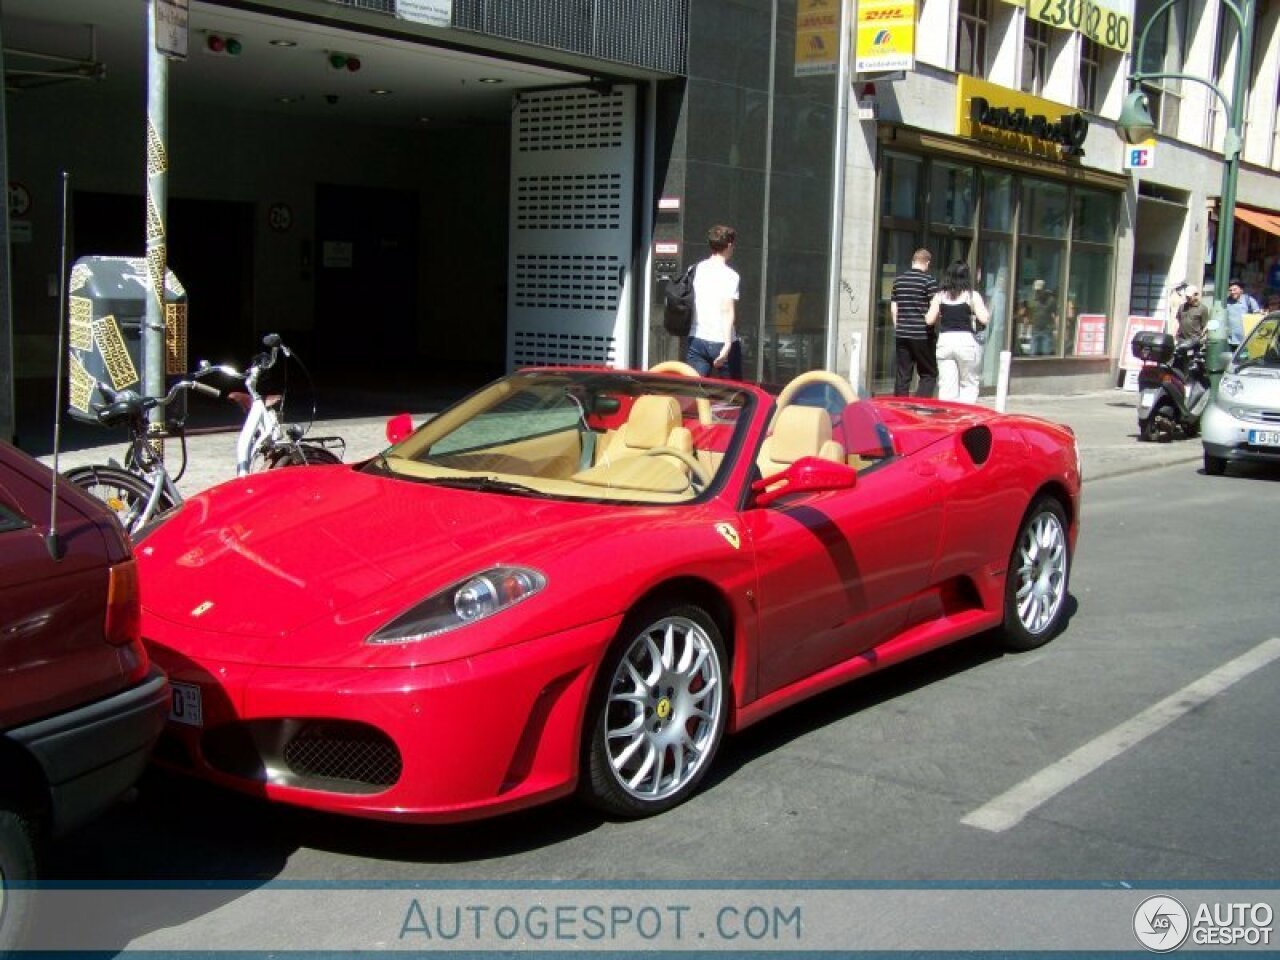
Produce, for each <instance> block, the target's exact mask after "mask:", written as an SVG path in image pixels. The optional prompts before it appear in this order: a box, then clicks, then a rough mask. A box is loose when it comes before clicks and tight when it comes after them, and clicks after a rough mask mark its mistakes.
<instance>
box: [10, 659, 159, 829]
mask: <svg viewBox="0 0 1280 960" xmlns="http://www.w3.org/2000/svg"><path fill="white" fill-rule="evenodd" d="M168 710H169V681H168V678H166V676H165V675H164V673H163V671H161V670H160V668H159V667H157V666H154V665H153V666H152V667H151V670H150V671H149V673H148V674H147V678H146V679H145V680H143V681H142V682H141V683H139V684H137V685H136V686H133V687H130V688H129V689H128V690H125V691H123V692H121V693H118V694H116V695H115V696H112V697H108V698H106V699H105V700H98V701H95V702H94V703H91V704H88V705H86V706H83V707H78V708H76V709H74V710H68V711H66V712H65V713H60V714H58V715H56V716H53V717H47V718H45V719H44V720H41V721H39V722H38V723H33V724H29V725H27V726H25V727H17V728H15V729H13V730H10V731H9V732H8V733H7V736H8V737H9V738H10V739H12V740H15V741H17V742H18V743H20V744H22V745H23V747H25V748H26V750H28V751H29V752H30V753H31V755H32V756H34V757H35V758H36V760H37V761H38V762H39V764H40V767H41V769H42V770H43V771H44V775H45V779H46V780H47V782H48V784H49V792H50V798H51V801H52V808H51V814H52V819H51V823H50V828H51V830H52V831H53V833H54V834H55V835H57V834H60V833H65V832H66V831H68V830H70V829H72V828H73V827H76V826H78V825H79V824H81V823H83V822H85V821H86V820H89V819H90V818H92V817H93V816H95V815H96V814H98V813H100V812H101V811H102V810H104V809H105V808H106V807H108V806H110V805H111V803H112V802H113V801H115V800H116V798H118V797H119V796H120V795H121V794H122V793H124V792H125V791H126V790H128V789H129V788H130V787H131V786H133V784H134V783H135V782H136V781H137V779H138V777H139V776H141V775H142V771H143V770H144V769H145V767H146V764H147V759H148V757H149V755H150V752H151V748H152V747H153V746H154V745H155V742H156V740H157V738H158V737H159V736H160V732H161V731H162V730H163V729H164V723H165V717H166V716H167V714H168Z"/></svg>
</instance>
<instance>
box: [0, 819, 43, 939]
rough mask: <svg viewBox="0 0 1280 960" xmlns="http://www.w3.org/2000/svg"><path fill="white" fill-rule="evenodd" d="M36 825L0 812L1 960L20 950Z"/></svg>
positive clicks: (27, 914) (28, 909) (32, 877)
mask: <svg viewBox="0 0 1280 960" xmlns="http://www.w3.org/2000/svg"><path fill="white" fill-rule="evenodd" d="M35 836H36V832H35V825H34V824H32V823H31V821H29V820H27V819H26V818H25V817H22V816H20V815H19V814H18V813H16V812H14V811H12V810H5V809H0V957H2V956H7V955H8V952H9V951H10V950H20V949H22V947H23V942H22V940H23V936H24V933H25V930H26V927H27V925H28V924H29V923H30V920H31V889H30V885H31V883H32V882H33V881H34V880H35V878H36V852H35Z"/></svg>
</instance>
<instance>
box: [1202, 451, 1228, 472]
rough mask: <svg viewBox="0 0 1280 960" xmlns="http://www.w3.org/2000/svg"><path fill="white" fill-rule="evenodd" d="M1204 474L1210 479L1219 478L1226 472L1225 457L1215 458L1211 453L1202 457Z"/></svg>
mask: <svg viewBox="0 0 1280 960" xmlns="http://www.w3.org/2000/svg"><path fill="white" fill-rule="evenodd" d="M1204 472H1205V473H1207V474H1208V475H1209V476H1211V477H1220V476H1222V475H1223V474H1224V473H1226V472H1227V460H1226V458H1225V457H1215V456H1214V455H1213V454H1211V453H1206V454H1205V455H1204Z"/></svg>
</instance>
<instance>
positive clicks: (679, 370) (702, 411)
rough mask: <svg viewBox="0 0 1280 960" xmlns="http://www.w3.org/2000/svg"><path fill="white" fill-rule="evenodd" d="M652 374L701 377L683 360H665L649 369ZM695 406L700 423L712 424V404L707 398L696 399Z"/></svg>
mask: <svg viewBox="0 0 1280 960" xmlns="http://www.w3.org/2000/svg"><path fill="white" fill-rule="evenodd" d="M649 372H650V374H680V375H681V376H701V374H699V372H698V371H696V370H694V369H692V367H691V366H690V365H689V364H686V362H684V361H682V360H664V361H662V362H660V364H654V365H653V366H652V367H649ZM694 406H695V407H698V422H699V424H703V425H704V426H705V425H707V424H710V422H712V402H710V401H709V399H707V398H705V397H699V398H698V399H695V401H694Z"/></svg>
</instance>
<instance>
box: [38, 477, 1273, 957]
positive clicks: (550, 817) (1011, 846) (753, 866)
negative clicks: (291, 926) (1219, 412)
mask: <svg viewBox="0 0 1280 960" xmlns="http://www.w3.org/2000/svg"><path fill="white" fill-rule="evenodd" d="M1277 515H1280V471H1267V470H1254V469H1250V468H1243V469H1240V470H1238V471H1233V473H1232V474H1231V475H1229V476H1227V477H1223V478H1210V477H1206V476H1204V475H1203V474H1202V473H1201V472H1200V470H1199V467H1198V465H1196V464H1180V465H1175V466H1169V467H1165V468H1161V469H1156V470H1151V471H1148V472H1143V473H1136V474H1128V475H1122V476H1115V477H1111V478H1106V479H1101V480H1094V481H1091V482H1089V483H1087V484H1086V487H1085V498H1084V516H1083V528H1082V533H1081V538H1080V543H1079V548H1078V553H1077V556H1076V563H1075V569H1074V572H1073V578H1072V584H1071V592H1072V610H1071V617H1070V622H1069V625H1068V627H1067V629H1066V630H1065V632H1064V633H1063V634H1062V635H1061V636H1060V637H1058V638H1057V639H1056V640H1055V641H1054V642H1053V643H1051V644H1050V645H1048V646H1047V647H1045V648H1043V649H1041V650H1039V651H1035V652H1032V653H1029V654H1021V655H1001V654H999V653H998V652H996V651H995V650H994V649H993V647H992V646H991V644H990V643H989V642H988V641H987V639H986V638H975V639H973V640H971V641H968V642H965V643H962V644H959V645H956V646H953V647H951V648H949V649H946V650H943V651H940V652H938V653H937V654H934V655H931V656H928V657H926V658H922V659H920V660H917V661H914V662H911V663H908V664H906V665H904V666H900V667H897V668H894V669H891V670H889V671H886V672H885V673H883V674H880V675H877V676H874V677H871V678H868V679H866V680H862V681H859V682H857V683H855V684H853V685H850V686H846V687H845V688H843V689H839V690H836V691H833V692H831V693H829V694H827V695H824V696H822V697H820V698H818V699H816V700H814V701H811V702H809V703H807V704H804V705H801V706H799V707H797V708H794V709H791V710H789V711H786V712H784V713H783V714H780V715H778V716H776V717H774V718H771V719H770V720H768V721H766V722H764V723H762V724H759V725H757V726H756V727H753V728H751V729H749V730H748V731H746V732H744V733H743V734H742V735H740V736H738V737H736V738H734V739H731V740H729V741H727V742H726V744H725V746H724V748H723V750H722V752H721V755H720V757H719V758H718V761H717V766H716V768H715V769H714V770H713V773H712V776H711V778H710V780H709V782H708V783H706V785H705V787H704V789H703V790H702V791H701V793H700V794H699V795H698V796H696V797H695V798H694V799H693V800H692V801H691V802H689V803H688V804H686V805H684V806H682V807H679V808H677V809H676V810H674V811H671V812H669V813H667V814H665V815H663V816H660V817H657V818H654V819H650V820H646V821H640V822H608V821H602V820H601V819H599V818H598V817H596V816H595V815H593V814H591V813H589V812H586V811H584V810H583V809H582V808H580V807H579V806H577V805H575V804H574V803H573V802H561V803H557V804H554V805H552V806H548V807H543V808H541V809H537V810H533V811H528V812H525V813H521V814H516V815H511V816H508V817H505V818H502V819H498V820H495V821H489V822H485V823H479V824H467V825H458V826H449V827H412V826H400V825H393V824H383V823H363V822H358V821H349V820H344V819H338V818H332V817H327V816H320V815H315V814H310V813H305V812H298V811H293V810H286V809H276V808H271V807H268V806H266V805H263V804H260V803H258V802H256V801H252V800H248V799H244V798H240V797H236V796H230V795H227V794H223V793H218V792H211V791H209V790H208V789H206V788H203V787H201V786H198V785H189V784H186V783H183V782H178V781H173V780H169V779H166V778H161V777H154V776H153V777H150V778H149V779H147V780H145V781H144V783H143V785H142V787H141V789H140V790H139V791H137V793H136V794H135V795H134V796H133V797H132V798H131V799H130V800H128V801H127V802H124V803H122V804H120V805H118V806H117V807H116V808H115V809H113V810H112V811H111V812H110V813H109V814H108V815H107V816H106V817H104V818H103V819H101V820H99V821H97V822H96V823H93V824H91V825H89V826H87V827H85V828H83V829H82V830H80V831H79V832H78V833H76V834H75V835H73V836H72V837H70V838H68V839H67V840H66V841H64V842H63V843H61V844H59V845H58V846H57V847H56V848H55V849H54V850H53V851H52V854H53V856H52V860H51V867H52V875H53V877H54V878H55V879H58V880H63V881H67V882H69V883H82V882H85V881H95V882H100V881H126V882H142V883H166V882H170V883H207V882H214V883H225V882H227V881H231V882H233V883H243V884H248V885H250V886H252V885H255V884H260V883H264V882H267V881H272V880H276V881H286V882H289V881H298V882H306V881H339V882H350V883H369V884H374V883H380V882H402V881H429V882H445V883H448V882H459V883H461V882H468V881H499V882H501V881H521V882H529V883H538V882H545V881H559V880H590V881H604V882H613V881H617V882H637V881H638V882H642V883H645V882H653V883H662V882H672V881H687V880H696V881H711V882H727V881H780V882H784V883H794V882H802V881H850V880H853V881H886V882H889V883H903V882H916V881H977V882H1005V881H1013V882H1025V883H1053V882H1060V881H1068V882H1072V881H1087V882H1093V881H1103V882H1117V883H1142V882H1157V883H1203V884H1207V885H1219V884H1221V885H1230V884H1241V883H1244V884H1248V883H1263V884H1274V883H1275V882H1276V881H1277V879H1280V871H1278V870H1277V866H1276V865H1277V863H1280V834H1277V832H1276V831H1275V829H1274V820H1275V817H1274V813H1275V809H1276V801H1275V798H1276V796H1277V793H1278V792H1280V765H1277V764H1276V762H1275V752H1274V732H1275V730H1276V729H1278V728H1280V698H1277V697H1276V696H1275V690H1276V688H1277V685H1278V684H1280V659H1277V657H1280V641H1276V640H1274V638H1277V637H1280V617H1277V616H1276V613H1275V591H1274V575H1275V570H1276V566H1275V542H1276V540H1275V533H1276V530H1277V529H1278V527H1277V523H1276V520H1275V517H1276V516H1277ZM1068 757H1071V758H1072V760H1071V762H1070V764H1069V766H1067V767H1064V766H1063V762H1064V758H1068ZM1000 798H1003V799H1002V800H1001V799H1000ZM993 802H995V807H994V808H993V806H992V805H993ZM993 809H994V810H995V813H994V814H993V813H992V811H993ZM1010 817H1012V818H1013V819H1012V821H1011V822H1004V823H1003V825H1002V824H1001V823H1000V822H997V821H1001V818H1003V819H1004V820H1005V821H1008V820H1009V818H1010ZM975 823H976V824H978V825H974V824H975ZM993 824H994V826H993ZM237 895H238V894H237V893H236V892H235V891H233V890H228V891H227V892H226V897H227V898H228V899H233V898H234V897H236V896H237ZM190 919H192V918H191V917H187V916H183V915H181V913H180V912H179V913H177V914H175V913H173V912H171V911H170V912H166V911H165V910H163V909H157V910H154V911H137V912H132V913H130V914H129V915H127V916H113V917H111V918H110V921H109V922H110V923H111V924H112V925H113V926H112V933H111V940H112V942H114V943H116V944H117V945H118V946H119V947H121V948H123V947H125V946H127V945H129V944H134V945H139V944H143V945H145V944H146V943H147V941H148V938H149V936H150V935H151V934H153V933H154V932H156V931H161V930H166V929H168V930H170V932H172V930H173V929H174V928H176V929H178V930H180V929H181V927H182V925H183V924H184V923H186V922H187V921H188V920H190ZM263 922H264V923H265V922H274V923H278V924H279V923H283V924H287V923H289V922H290V921H289V919H288V918H275V919H274V920H272V919H271V918H263Z"/></svg>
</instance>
